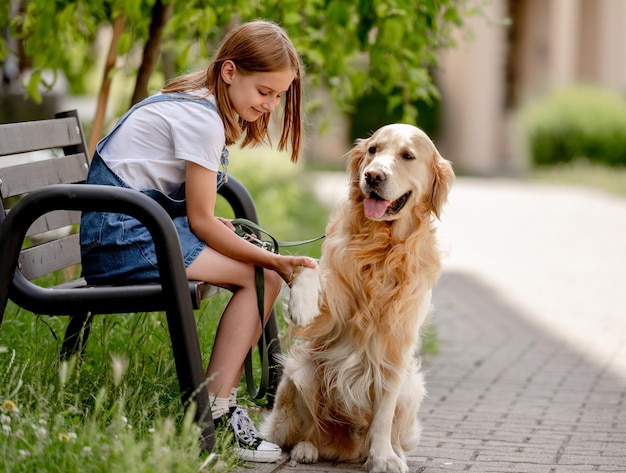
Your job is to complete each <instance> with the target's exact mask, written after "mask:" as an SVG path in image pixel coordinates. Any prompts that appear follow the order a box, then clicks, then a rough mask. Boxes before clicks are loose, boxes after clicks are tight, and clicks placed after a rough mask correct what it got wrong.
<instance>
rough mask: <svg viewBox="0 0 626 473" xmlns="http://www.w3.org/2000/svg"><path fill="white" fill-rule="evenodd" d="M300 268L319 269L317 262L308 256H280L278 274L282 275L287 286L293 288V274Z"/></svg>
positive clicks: (277, 266) (277, 267)
mask: <svg viewBox="0 0 626 473" xmlns="http://www.w3.org/2000/svg"><path fill="white" fill-rule="evenodd" d="M298 266H305V267H307V268H315V267H317V261H315V260H314V259H313V258H309V257H308V256H283V255H280V256H279V258H278V263H277V265H276V272H277V273H278V274H280V277H281V278H283V279H284V280H285V282H286V283H287V285H289V286H291V282H292V280H293V273H294V271H295V270H296V268H297V267H298Z"/></svg>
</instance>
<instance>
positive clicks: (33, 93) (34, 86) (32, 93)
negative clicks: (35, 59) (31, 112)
mask: <svg viewBox="0 0 626 473" xmlns="http://www.w3.org/2000/svg"><path fill="white" fill-rule="evenodd" d="M40 82H41V69H35V70H34V71H33V73H32V74H31V76H30V79H29V80H28V84H27V85H26V93H27V94H28V96H29V97H31V98H32V99H33V100H34V101H35V103H41V93H40V92H39V83H40Z"/></svg>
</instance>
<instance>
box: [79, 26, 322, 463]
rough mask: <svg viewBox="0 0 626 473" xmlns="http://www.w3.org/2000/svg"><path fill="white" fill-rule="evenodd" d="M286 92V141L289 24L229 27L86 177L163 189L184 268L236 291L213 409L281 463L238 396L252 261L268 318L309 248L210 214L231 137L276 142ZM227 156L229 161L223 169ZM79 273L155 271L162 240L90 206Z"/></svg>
mask: <svg viewBox="0 0 626 473" xmlns="http://www.w3.org/2000/svg"><path fill="white" fill-rule="evenodd" d="M283 96H284V97H285V103H284V114H283V123H282V133H281V137H280V142H279V145H278V148H279V149H281V150H283V149H285V148H286V147H287V145H288V144H290V145H291V160H292V161H293V162H295V161H297V158H298V153H299V151H300V138H301V129H302V123H301V117H300V108H301V66H300V60H299V57H298V54H297V52H296V51H295V48H294V47H293V45H292V43H291V41H290V40H289V38H288V37H287V35H286V33H285V32H284V31H283V29H282V28H280V27H279V26H277V25H276V24H274V23H271V22H268V21H253V22H250V23H246V24H243V25H241V26H239V27H237V28H235V29H234V30H232V31H231V32H230V33H229V34H228V35H227V36H226V37H225V38H224V40H223V41H222V43H221V44H220V45H219V47H218V50H217V52H216V55H215V57H214V58H213V60H212V62H211V63H210V65H209V67H208V68H207V70H206V71H201V72H196V73H191V74H188V75H184V76H181V77H178V78H176V79H174V80H173V81H172V82H170V83H169V84H168V85H167V86H166V87H164V88H163V89H162V90H161V92H160V93H158V94H156V95H154V96H152V97H149V98H147V99H146V100H144V101H143V102H140V103H139V104H137V105H135V106H134V107H133V108H131V109H130V110H129V111H128V112H127V113H126V115H124V116H123V117H122V118H121V119H120V120H119V122H118V123H117V124H116V126H115V127H114V128H113V130H112V131H111V132H110V133H109V134H108V135H107V136H106V137H105V138H103V139H102V140H101V141H100V142H99V143H98V146H97V147H96V152H95V153H94V157H93V160H92V163H91V166H90V169H89V177H88V182H89V183H95V184H106V185H114V186H121V187H130V188H133V189H137V190H140V191H142V192H144V193H146V194H147V195H149V196H151V197H153V198H156V199H158V201H159V203H161V204H162V205H163V206H164V207H165V208H166V210H167V211H168V213H169V214H170V215H171V216H172V219H173V221H174V224H175V226H176V228H177V230H178V234H179V237H180V242H181V247H182V250H183V256H184V260H185V266H186V268H187V277H188V278H189V279H193V280H202V281H207V282H209V283H211V284H215V285H217V286H221V287H223V288H226V289H229V290H230V291H232V293H233V295H232V297H231V299H230V302H229V303H228V305H227V307H226V309H225V310H224V313H223V314H222V317H221V320H220V324H219V327H218V331H217V335H216V338H215V343H214V345H213V352H212V355H211V360H210V362H209V365H208V369H207V377H208V385H207V388H208V390H209V395H210V396H211V399H212V414H213V418H214V419H215V420H216V423H219V424H224V425H227V426H230V427H231V428H232V429H233V431H234V434H235V439H236V440H237V444H238V445H237V452H238V454H239V455H240V457H241V458H242V459H244V460H248V461H259V462H273V461H276V460H278V458H279V457H280V454H281V450H280V447H278V446H277V445H274V444H272V443H269V442H267V441H264V440H262V439H261V438H260V436H259V434H258V431H257V430H256V428H255V427H254V425H253V423H252V421H251V420H250V418H249V417H248V415H247V413H246V411H245V410H244V409H241V408H239V407H237V406H236V398H237V386H238V384H239V381H240V378H241V375H242V371H243V363H244V359H245V356H246V353H247V352H248V350H249V349H250V347H252V346H253V345H254V344H255V343H256V341H257V340H258V338H259V337H260V335H261V324H260V321H259V316H258V307H257V301H256V285H255V276H254V266H255V265H257V266H261V267H263V268H264V276H265V300H264V303H265V317H267V316H268V315H269V312H270V310H271V308H272V306H273V304H274V301H275V300H276V298H277V297H278V293H279V291H280V289H281V285H282V281H285V282H287V283H288V284H289V283H290V282H291V277H292V274H293V271H294V269H295V268H296V267H298V266H309V267H314V266H315V261H314V260H312V259H310V258H306V257H296V256H282V255H276V254H274V253H271V252H269V251H266V250H264V249H261V248H258V247H256V246H254V245H251V244H250V243H248V242H246V241H244V240H243V239H242V238H240V237H238V236H237V235H236V234H235V233H234V232H233V227H232V225H231V224H230V223H229V222H227V221H225V220H222V219H219V218H218V217H216V216H215V215H214V206H215V201H216V196H217V189H218V187H219V186H220V185H221V184H222V182H223V180H224V179H225V176H226V167H227V164H228V151H227V150H226V148H225V146H226V145H230V144H232V143H234V142H236V141H237V140H239V139H240V138H241V140H242V142H241V145H242V146H247V145H252V146H254V145H257V144H261V143H270V136H269V131H268V123H269V120H270V115H271V113H272V111H273V110H274V109H275V108H276V106H277V105H278V104H279V103H280V101H281V98H282V97H283ZM220 166H221V170H220V169H219V168H220ZM80 236H81V248H82V262H83V272H84V275H85V278H86V279H87V281H88V282H98V283H103V282H107V281H108V282H119V281H120V280H124V281H146V280H156V279H158V270H157V266H156V257H155V253H154V245H153V243H152V240H151V237H150V235H149V233H148V231H147V230H146V228H145V227H143V226H142V225H140V224H139V222H137V220H135V219H133V218H131V217H128V216H124V215H119V214H112V213H96V212H89V213H85V214H83V217H82V219H81V232H80Z"/></svg>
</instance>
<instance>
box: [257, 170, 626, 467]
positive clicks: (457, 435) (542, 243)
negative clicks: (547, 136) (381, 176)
mask: <svg viewBox="0 0 626 473" xmlns="http://www.w3.org/2000/svg"><path fill="white" fill-rule="evenodd" d="M339 182H340V183H339V184H338V185H339V186H341V181H339ZM335 186H337V184H335ZM441 234H442V242H443V246H444V247H446V248H448V251H449V257H448V261H447V263H446V269H445V271H444V273H443V275H442V277H441V280H440V282H439V284H438V286H437V288H436V290H435V293H434V304H435V312H434V315H433V322H434V326H435V328H436V332H437V335H438V338H439V353H438V354H437V355H436V356H427V357H426V358H425V363H424V367H425V369H426V370H427V389H428V391H429V393H428V396H427V399H426V401H425V402H424V404H423V405H422V408H421V410H420V418H421V420H422V424H423V432H422V441H421V444H420V446H419V448H418V449H417V450H416V451H414V452H412V454H411V455H410V457H409V464H410V470H411V471H412V472H421V473H434V472H440V471H455V472H463V471H470V472H480V473H489V472H516V473H517V472H519V473H535V472H537V473H538V472H542V473H566V472H567V473H570V472H571V473H578V472H593V471H613V472H626V394H625V392H626V199H620V198H614V197H610V196H606V195H604V194H601V193H597V192H593V191H587V190H580V189H571V188H567V187H562V188H555V187H549V186H543V185H535V184H525V183H521V182H518V181H508V180H486V179H467V178H465V179H459V180H458V181H457V183H456V185H455V187H454V191H453V193H452V195H451V198H450V204H449V206H448V208H447V210H446V215H445V216H444V221H443V223H442V225H441ZM255 467H256V468H255V470H256V471H264V472H268V473H269V472H274V471H281V472H298V473H302V472H320V473H321V472H360V471H363V469H362V467H361V466H360V465H356V464H337V465H335V464H329V463H320V464H316V465H292V464H290V463H289V462H288V460H287V459H286V457H285V461H284V462H282V463H280V464H274V465H265V466H259V465H256V466H255Z"/></svg>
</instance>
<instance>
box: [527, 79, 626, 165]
mask: <svg viewBox="0 0 626 473" xmlns="http://www.w3.org/2000/svg"><path fill="white" fill-rule="evenodd" d="M521 123H522V129H523V133H524V138H525V141H526V144H527V146H528V152H529V154H530V158H531V161H532V163H533V164H534V165H536V166H545V165H553V164H557V163H566V162H572V161H575V160H578V159H581V158H582V159H586V160H588V161H590V162H595V163H600V164H605V165H610V166H626V100H624V98H623V97H621V96H620V95H618V94H616V93H614V92H610V91H608V90H603V89H598V88H594V87H589V86H571V87H564V88H559V89H555V90H554V91H552V92H551V93H550V94H549V95H548V96H546V97H545V98H544V99H542V100H540V101H537V102H535V103H532V104H529V105H527V106H525V107H524V108H523V109H522V111H521Z"/></svg>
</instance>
